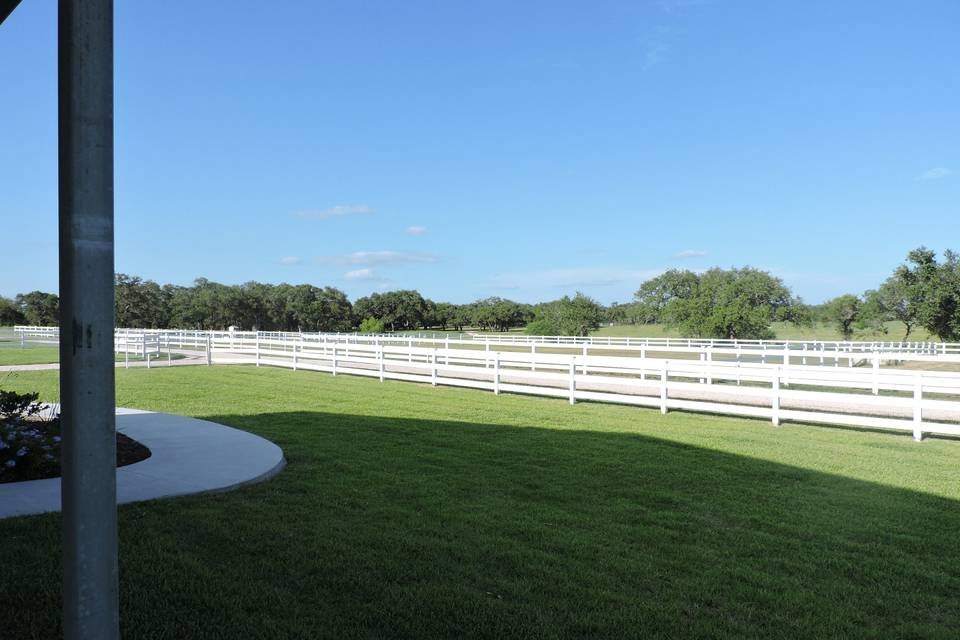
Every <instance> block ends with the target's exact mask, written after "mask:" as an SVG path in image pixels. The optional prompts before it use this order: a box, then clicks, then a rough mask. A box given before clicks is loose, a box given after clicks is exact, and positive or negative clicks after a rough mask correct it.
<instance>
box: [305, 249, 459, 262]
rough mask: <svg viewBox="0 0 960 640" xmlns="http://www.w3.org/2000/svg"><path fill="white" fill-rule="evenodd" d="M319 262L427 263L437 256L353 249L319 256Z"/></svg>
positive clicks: (435, 260)
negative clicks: (345, 252) (335, 254)
mask: <svg viewBox="0 0 960 640" xmlns="http://www.w3.org/2000/svg"><path fill="white" fill-rule="evenodd" d="M316 260H317V262H318V263H320V264H341V265H344V264H355V265H376V264H429V263H433V262H438V261H439V260H440V259H439V258H438V257H437V256H434V255H431V254H429V253H409V252H404V251H354V252H353V253H348V254H345V255H338V256H319V257H318V258H317V259H316Z"/></svg>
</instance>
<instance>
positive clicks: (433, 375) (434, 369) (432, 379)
mask: <svg viewBox="0 0 960 640" xmlns="http://www.w3.org/2000/svg"><path fill="white" fill-rule="evenodd" d="M430 361H431V362H432V363H433V366H432V367H431V371H430V384H432V385H433V386H437V348H436V347H434V348H433V358H431V360H430Z"/></svg>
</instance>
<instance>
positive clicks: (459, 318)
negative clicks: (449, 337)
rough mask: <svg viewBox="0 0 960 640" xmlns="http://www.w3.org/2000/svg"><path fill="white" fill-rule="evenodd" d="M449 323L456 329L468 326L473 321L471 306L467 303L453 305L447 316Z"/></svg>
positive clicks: (460, 329)
mask: <svg viewBox="0 0 960 640" xmlns="http://www.w3.org/2000/svg"><path fill="white" fill-rule="evenodd" d="M449 322H450V325H451V326H452V327H453V328H454V329H456V330H457V331H463V329H464V328H465V327H467V326H469V325H470V324H471V323H472V322H473V308H472V305H469V304H457V305H453V310H452V311H451V313H450V318H449Z"/></svg>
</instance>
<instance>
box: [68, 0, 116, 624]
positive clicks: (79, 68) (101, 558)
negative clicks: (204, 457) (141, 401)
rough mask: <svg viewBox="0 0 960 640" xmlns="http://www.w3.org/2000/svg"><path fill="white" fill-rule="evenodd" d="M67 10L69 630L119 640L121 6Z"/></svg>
mask: <svg viewBox="0 0 960 640" xmlns="http://www.w3.org/2000/svg"><path fill="white" fill-rule="evenodd" d="M59 7H60V10H59V32H58V39H59V143H60V365H61V366H60V405H61V411H62V414H61V420H62V426H63V442H62V467H63V490H62V507H63V517H62V523H63V525H62V526H63V630H64V637H65V638H67V639H68V640H80V639H83V640H86V639H91V640H92V639H97V640H113V639H116V638H119V637H120V625H119V603H118V595H117V594H118V577H117V573H118V572H117V477H116V435H115V433H116V426H115V421H116V418H115V415H114V404H115V398H114V368H113V330H114V327H113V324H114V321H113V0H60V5H59Z"/></svg>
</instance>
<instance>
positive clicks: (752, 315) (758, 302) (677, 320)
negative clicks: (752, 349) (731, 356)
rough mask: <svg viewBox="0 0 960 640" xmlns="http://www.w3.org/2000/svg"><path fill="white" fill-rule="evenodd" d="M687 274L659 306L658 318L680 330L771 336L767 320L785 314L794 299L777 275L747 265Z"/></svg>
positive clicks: (724, 335) (726, 335) (696, 333)
mask: <svg viewBox="0 0 960 640" xmlns="http://www.w3.org/2000/svg"><path fill="white" fill-rule="evenodd" d="M687 273H689V272H687ZM691 275H693V278H690V276H689V275H686V276H684V279H683V281H682V282H683V287H682V288H681V289H675V290H674V291H675V293H674V294H672V295H671V297H670V299H669V300H668V302H667V303H666V305H665V306H664V307H663V309H662V311H661V320H662V321H663V322H664V323H665V324H668V325H671V326H677V327H679V329H680V331H681V333H682V334H683V335H686V336H695V337H700V338H731V339H737V338H739V339H763V338H772V337H773V335H774V334H773V331H772V330H771V329H770V323H771V322H773V321H774V320H776V319H780V318H787V317H790V308H791V307H793V306H795V305H799V304H800V301H799V300H797V299H795V298H793V297H792V296H791V294H790V290H789V289H788V288H787V287H786V286H785V285H784V284H783V281H781V280H780V279H779V278H775V277H773V276H772V275H770V274H769V273H767V272H765V271H760V270H758V269H753V268H751V267H743V268H742V269H718V268H714V269H710V270H709V271H706V272H704V273H703V274H702V275H700V276H697V275H695V274H691Z"/></svg>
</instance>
